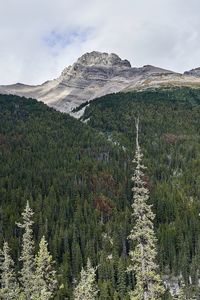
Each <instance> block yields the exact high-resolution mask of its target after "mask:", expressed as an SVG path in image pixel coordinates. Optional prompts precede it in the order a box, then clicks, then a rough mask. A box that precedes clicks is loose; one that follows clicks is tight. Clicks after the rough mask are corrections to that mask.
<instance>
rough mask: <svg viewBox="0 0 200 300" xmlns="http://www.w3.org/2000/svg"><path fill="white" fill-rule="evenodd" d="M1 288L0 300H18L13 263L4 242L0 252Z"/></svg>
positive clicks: (17, 287)
mask: <svg viewBox="0 0 200 300" xmlns="http://www.w3.org/2000/svg"><path fill="white" fill-rule="evenodd" d="M0 268H1V270H0V271H1V281H0V283H1V288H0V299H5V300H16V299H19V285H18V283H17V280H16V275H15V272H14V261H13V260H12V257H11V255H10V248H9V246H8V243H7V242H4V245H3V251H1V264H0Z"/></svg>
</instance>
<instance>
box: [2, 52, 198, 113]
mask: <svg viewBox="0 0 200 300" xmlns="http://www.w3.org/2000/svg"><path fill="white" fill-rule="evenodd" d="M199 75H200V71H199V68H197V69H194V70H191V71H188V72H185V73H184V74H179V73H175V72H172V71H168V70H164V69H161V68H157V67H154V66H151V65H146V66H143V67H141V68H135V67H131V64H130V62H129V61H128V60H122V59H121V58H120V57H119V56H118V55H116V54H114V53H111V54H108V53H101V52H97V51H93V52H91V53H85V54H84V55H82V56H81V57H80V58H78V60H77V61H76V62H75V63H74V64H73V65H72V66H69V67H67V68H65V69H64V70H63V72H62V73H61V75H60V76H59V77H58V78H56V79H54V80H50V81H46V82H44V83H43V84H41V85H36V86H30V85H24V84H21V83H17V84H13V85H7V86H0V93H1V94H14V95H19V96H24V97H27V98H29V97H31V98H34V99H37V100H40V101H42V102H44V103H46V104H47V105H49V106H51V107H54V108H55V109H57V110H59V111H62V112H68V113H69V112H71V111H72V110H73V109H74V108H75V107H77V106H79V105H81V104H82V103H84V102H86V101H90V100H92V99H95V98H97V97H101V96H103V95H106V94H110V93H116V92H119V91H125V92H127V91H132V90H145V89H155V88H171V87H181V86H186V87H192V88H198V87H200V76H199Z"/></svg>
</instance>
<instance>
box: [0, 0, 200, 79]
mask: <svg viewBox="0 0 200 300" xmlns="http://www.w3.org/2000/svg"><path fill="white" fill-rule="evenodd" d="M93 50H98V51H103V52H114V53H117V54H118V55H119V56H120V57H121V58H123V59H125V58H126V59H128V60H129V61H130V62H131V64H132V66H143V65H145V64H152V65H156V66H160V67H163V68H167V69H171V70H175V71H179V72H183V71H185V70H189V69H192V68H194V67H199V66H200V0H56V1H55V0H0V84H9V83H16V82H23V83H29V84H37V83H42V82H43V81H46V80H48V79H52V78H55V77H57V76H59V74H60V72H61V71H62V70H63V68H65V67H66V66H68V65H70V64H72V63H73V62H74V61H76V60H77V58H78V57H79V56H81V55H82V54H83V53H85V52H90V51H93Z"/></svg>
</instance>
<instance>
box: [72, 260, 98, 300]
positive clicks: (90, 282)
mask: <svg viewBox="0 0 200 300" xmlns="http://www.w3.org/2000/svg"><path fill="white" fill-rule="evenodd" d="M95 272H96V269H95V268H93V267H92V265H91V262H90V259H88V261H87V266H86V268H85V269H83V268H82V270H81V278H80V281H79V283H78V285H77V286H76V288H75V290H74V299H75V300H94V299H96V297H97V294H98V288H97V285H96V284H95Z"/></svg>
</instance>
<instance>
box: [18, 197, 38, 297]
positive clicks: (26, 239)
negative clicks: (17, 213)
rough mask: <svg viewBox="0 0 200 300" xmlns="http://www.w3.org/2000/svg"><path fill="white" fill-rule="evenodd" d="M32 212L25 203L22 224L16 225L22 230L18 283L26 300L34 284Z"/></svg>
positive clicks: (30, 294)
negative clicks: (20, 265) (20, 266)
mask: <svg viewBox="0 0 200 300" xmlns="http://www.w3.org/2000/svg"><path fill="white" fill-rule="evenodd" d="M32 217H33V211H32V209H31V208H30V206H29V202H28V201H27V204H26V208H25V210H24V212H23V213H22V218H23V222H22V224H21V223H17V225H18V226H19V227H20V228H22V229H23V230H24V234H23V238H22V252H21V256H20V258H19V260H20V261H21V262H22V269H21V271H20V282H21V285H22V289H23V293H24V295H25V299H26V300H30V299H31V296H32V293H33V282H34V269H35V266H34V265H35V263H34V240H33V229H32V226H33V223H34V222H33V221H32Z"/></svg>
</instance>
